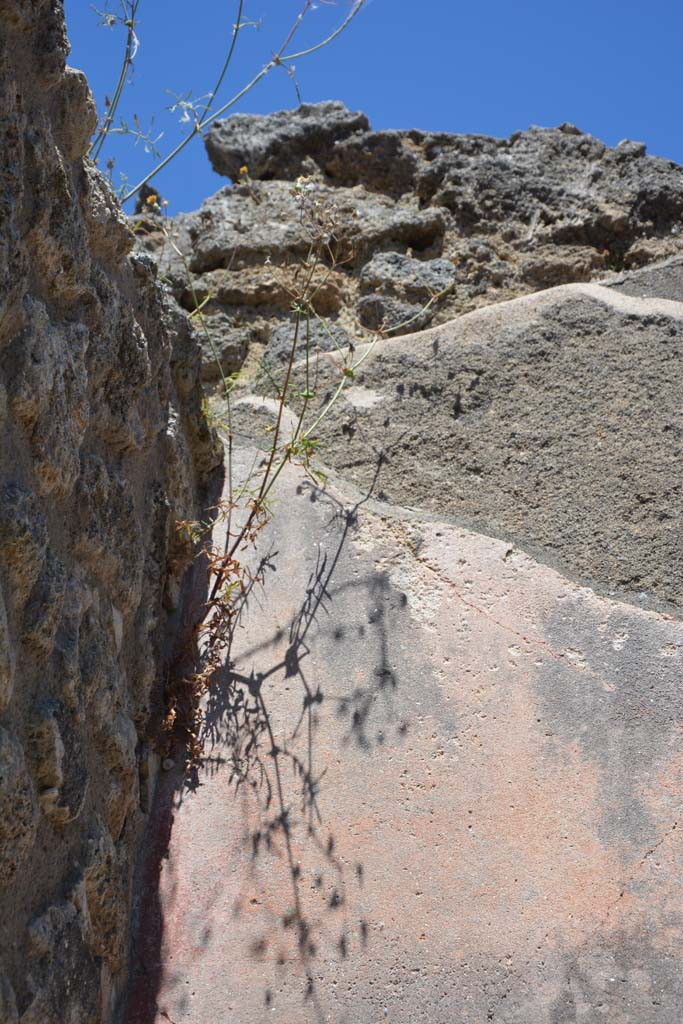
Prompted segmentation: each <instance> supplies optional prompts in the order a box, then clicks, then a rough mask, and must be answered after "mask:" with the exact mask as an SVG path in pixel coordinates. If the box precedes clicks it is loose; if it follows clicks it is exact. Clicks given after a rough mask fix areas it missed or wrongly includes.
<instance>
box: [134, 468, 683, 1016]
mask: <svg viewBox="0 0 683 1024" xmlns="http://www.w3.org/2000/svg"><path fill="white" fill-rule="evenodd" d="M350 507H351V503H350V502H349V501H348V500H347V499H345V498H344V496H343V495H342V494H340V493H338V492H335V491H332V492H331V496H330V498H325V497H323V498H321V499H319V500H315V501H312V500H311V492H310V490H308V489H306V488H303V489H302V488H301V487H300V481H299V479H298V478H297V477H296V474H295V473H294V471H291V472H289V473H288V474H286V475H285V479H284V482H283V485H282V489H281V495H280V502H279V507H278V510H277V514H276V518H275V522H276V524H277V527H276V530H277V532H276V533H275V534H273V535H272V538H271V539H272V547H273V551H274V554H273V557H272V564H273V565H274V566H276V569H275V570H270V571H269V572H268V573H267V582H266V584H265V586H264V588H263V589H262V590H261V591H259V592H258V593H257V594H255V595H254V598H253V600H252V601H251V602H250V605H249V608H248V611H247V613H246V615H245V618H244V621H243V626H242V628H241V629H240V630H239V632H238V635H237V638H236V642H235V648H234V652H233V658H234V665H233V672H234V673H236V674H237V675H238V676H239V677H240V679H242V680H248V679H249V678H254V679H258V677H259V673H262V674H263V675H264V676H265V678H264V681H263V683H262V686H261V690H260V693H261V696H262V698H263V705H264V707H265V709H266V710H267V715H268V723H269V726H270V729H271V730H272V735H270V734H269V733H268V731H267V730H265V731H263V732H261V733H260V735H259V736H258V737H257V738H256V740H255V743H256V747H255V749H254V750H252V752H251V753H252V755H253V754H254V753H257V755H258V756H257V757H256V759H255V760H254V761H253V763H251V766H250V767H249V769H248V770H246V769H247V762H248V760H249V753H248V751H247V750H246V746H247V743H248V740H249V736H248V731H247V730H245V729H244V728H242V729H241V731H239V732H238V739H239V743H238V744H237V745H236V744H235V742H234V740H235V737H234V734H233V733H232V731H231V728H230V723H229V721H228V720H227V719H226V716H225V714H224V713H221V701H222V699H223V697H224V694H223V697H222V695H221V687H220V686H219V687H218V688H217V690H216V691H215V695H214V698H213V700H212V701H211V702H210V703H209V706H208V707H207V710H206V715H207V735H206V747H205V758H204V762H203V764H202V766H201V769H200V771H199V776H198V780H197V781H198V785H197V786H196V787H195V788H193V789H188V788H183V787H181V788H179V785H180V783H181V779H180V776H179V774H176V773H168V774H166V775H165V776H164V777H163V779H162V782H161V785H160V790H159V792H158V795H157V808H156V812H155V814H156V825H155V829H156V839H155V842H154V843H153V844H150V850H149V859H148V869H147V874H146V877H145V893H144V899H143V908H142V909H143V918H142V933H141V938H140V942H139V946H138V961H139V962H138V966H137V981H136V985H135V987H134V991H133V998H132V1001H131V1007H130V1011H129V1016H128V1024H168V1022H169V1021H170V1022H172V1024H251V1022H256V1021H259V1022H261V1021H273V1022H274V1024H275V1022H276V1024H308V1022H309V1021H311V1022H312V1021H330V1022H335V1024H342V1022H348V1024H377V1022H380V1021H385V1020H386V1021H391V1022H400V1024H403V1022H405V1024H408V1022H411V1024H414V1022H425V1024H426V1022H430V1024H441V1022H443V1024H465V1022H468V1024H480V1022H485V1021H487V1020H495V1021H498V1022H510V1024H512V1022H515V1024H534V1022H546V1021H547V1022H548V1024H551V1022H556V1021H557V1022H562V1024H564V1022H569V1021H583V1022H588V1024H592V1022H594V1021H602V1020H606V1021H610V1022H611V1021H633V1022H634V1024H636V1022H638V1024H641V1022H645V1021H649V1020H650V1019H651V1018H650V1016H649V1014H650V1013H651V1012H653V1011H652V1010H651V1007H652V1006H654V1005H655V1004H656V1003H657V1000H658V999H659V1004H658V1005H659V1007H660V1010H658V1012H660V1011H661V1012H660V1016H657V1017H652V1019H653V1020H654V1019H657V1020H660V1019H661V1020H666V1021H669V1020H673V1019H675V1018H674V1017H673V1016H668V1015H667V1014H670V1013H675V998H676V997H675V995H672V994H671V993H672V992H673V991H674V988H673V987H672V988H671V990H670V991H669V990H667V989H666V984H665V983H664V982H662V980H661V978H662V977H664V976H666V977H668V975H666V972H665V973H664V974H662V971H664V967H663V966H662V965H664V964H665V963H666V964H668V965H669V967H671V964H670V961H671V957H672V956H678V955H680V954H678V953H676V952H675V951H676V949H677V948H678V946H679V943H680V923H681V922H680V914H681V909H682V903H681V882H680V878H681V869H682V868H683V863H682V860H683V858H682V856H681V843H680V839H681V835H680V830H679V828H678V824H677V822H678V818H677V814H678V808H679V807H680V802H681V792H682V789H683V755H682V753H681V751H682V749H683V748H682V747H681V742H680V740H681V737H680V726H679V725H678V724H677V722H676V721H674V720H673V719H672V720H671V721H669V720H664V721H662V720H661V710H660V709H661V700H662V699H663V698H662V695H661V694H660V693H659V692H658V687H659V686H660V685H661V686H665V685H669V683H667V682H666V680H669V679H670V678H672V676H671V673H672V672H673V673H674V675H675V673H676V672H678V673H680V664H681V659H682V658H683V624H681V623H680V622H678V621H675V620H673V619H670V618H667V617H666V616H664V615H659V614H655V613H652V612H645V611H643V610H640V609H638V608H636V607H632V606H630V605H625V604H620V603H618V602H614V601H611V600H609V599H607V598H604V597H599V596H597V595H596V594H594V593H593V592H592V591H591V590H589V589H587V588H585V587H580V586H578V585H576V584H575V583H573V582H571V581H569V580H567V579H565V578H564V577H563V576H561V575H560V574H559V573H558V572H556V571H555V570H553V569H552V568H549V567H548V566H545V565H542V564H540V563H538V562H537V561H535V560H534V559H532V558H531V557H529V556H527V555H526V554H525V553H524V552H522V551H519V550H518V549H515V548H513V547H512V546H511V545H509V544H507V543H506V542H505V541H499V540H493V539H491V538H489V537H484V536H481V535H478V534H475V533H472V532H468V531H466V530H464V529H461V528H459V527H457V526H453V525H449V524H445V523H438V522H431V521H430V522H421V521H420V520H419V518H417V517H415V516H410V517H406V516H404V515H403V514H401V513H400V512H399V511H397V510H391V509H386V508H385V509H384V510H382V508H381V507H380V506H375V505H372V504H371V503H368V505H362V506H361V507H360V508H359V509H358V510H357V514H356V519H357V521H355V522H354V521H353V520H352V521H351V523H350V525H347V527H346V528H345V525H344V524H345V519H344V512H343V510H344V509H348V508H350ZM302 609H303V612H302ZM297 623H298V628H297ZM288 651H289V654H288ZM292 651H294V654H295V656H292ZM252 674H253V675H252ZM646 677H647V678H648V679H650V678H651V679H652V680H653V682H652V688H651V689H648V687H647V686H645V685H644V684H643V679H644V678H646ZM222 685H223V687H224V689H225V687H227V685H228V684H227V683H225V682H224V683H223V684H222ZM235 686H237V688H241V689H242V691H243V692H247V693H248V690H247V688H246V686H245V685H243V684H242V683H238V684H235V683H233V687H235ZM250 699H251V700H252V703H253V702H255V700H256V698H255V697H253V696H252V697H251V698H250ZM657 716H659V717H657ZM273 740H274V743H275V750H274V749H273ZM240 773H243V778H242V781H241V784H240V785H237V777H238V776H239V774H240ZM283 811H286V821H287V823H288V824H287V829H286V830H285V829H283V827H282V821H283V817H282V814H283ZM639 951H640V952H639ZM660 968H661V969H660ZM567 1000H569V1002H568V1001H567ZM567 1007H569V1010H567V1009H566V1008H567ZM596 1007H597V1009H596ZM600 1007H602V1008H603V1009H600ZM662 1007H663V1009H662ZM639 1008H640V1009H639ZM563 1014H564V1015H563Z"/></svg>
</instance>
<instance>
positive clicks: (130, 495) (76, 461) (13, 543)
mask: <svg viewBox="0 0 683 1024" xmlns="http://www.w3.org/2000/svg"><path fill="white" fill-rule="evenodd" d="M0 24H1V25H2V31H1V32H0V431H1V432H2V446H1V448H0V492H1V494H0V581H1V588H0V961H1V962H0V1021H2V1024H16V1022H17V1021H21V1024H62V1022H65V1021H68V1022H69V1024H86V1022H87V1024H95V1022H100V1021H108V1020H110V1019H112V1015H113V1013H114V1012H115V1006H116V1004H117V1000H118V997H119V995H120V992H121V989H122V986H123V983H124V981H125V974H126V961H127V951H128V934H129V917H130V893H131V879H132V873H133V869H134V865H135V860H136V854H137V850H138V847H139V844H140V840H141V836H142V832H143V830H144V825H145V820H146V814H145V811H146V808H147V806H148V802H149V799H150V789H151V784H152V781H153V776H154V766H155V763H157V762H158V757H157V756H156V754H155V749H154V734H155V729H156V727H157V726H158V723H159V715H160V712H161V709H162V697H163V694H162V689H163V679H164V673H165V669H166V666H167V665H168V664H169V662H170V659H171V656H172V651H171V644H170V642H169V640H168V639H167V638H168V636H169V628H168V627H169V622H174V621H176V620H177V619H178V618H179V616H180V615H181V614H182V606H183V599H182V595H183V588H182V580H183V576H184V573H185V571H186V569H187V567H188V566H189V565H191V564H192V554H193V553H192V551H191V550H189V549H188V547H187V544H186V543H184V542H181V540H180V539H179V537H178V533H177V530H176V521H177V520H178V519H181V518H188V517H194V516H196V515H197V514H198V512H199V511H200V510H201V509H202V508H205V507H206V505H207V504H209V503H210V501H211V499H212V496H213V494H214V491H215V486H216V485H217V484H219V482H220V481H219V477H220V472H221V470H220V468H219V467H220V464H221V451H220V447H219V445H218V444H217V441H216V439H215V436H214V435H213V434H212V432H211V430H210V429H209V427H208V425H207V423H206V420H205V418H204V414H203V411H202V405H201V399H202V396H201V388H200V384H199V356H198V348H197V344H196V340H195V338H194V336H193V334H192V333H191V330H190V328H189V326H188V324H187V321H186V320H185V317H184V316H183V315H181V314H179V313H178V311H177V309H176V310H173V309H171V308H170V307H169V306H168V304H167V302H166V300H165V298H164V295H163V290H162V288H161V286H160V285H159V283H158V282H157V280H156V276H155V269H154V265H153V264H152V263H151V261H150V260H149V258H147V257H146V256H144V255H131V250H132V243H133V237H132V235H131V233H130V230H129V228H128V226H127V223H126V221H125V218H124V217H123V216H122V214H121V212H120V210H119V208H118V205H117V203H116V201H115V200H114V198H113V197H112V195H111V193H110V190H109V188H108V186H107V184H106V182H105V181H104V179H103V177H102V176H101V174H99V172H98V171H97V170H96V169H95V168H94V167H93V165H92V164H91V163H89V161H88V160H87V159H86V158H85V156H84V154H85V153H86V149H87V146H88V141H89V138H90V136H91V133H92V131H93V129H94V127H95V123H96V114H95V108H94V105H93V103H92V100H91V97H90V93H89V90H88V86H87V83H86V80H85V78H84V76H83V75H82V74H81V73H80V72H78V71H75V70H73V69H71V68H68V67H66V65H65V62H66V57H67V53H68V43H67V40H66V35H65V28H64V19H63V11H62V5H61V3H59V2H57V0H0Z"/></svg>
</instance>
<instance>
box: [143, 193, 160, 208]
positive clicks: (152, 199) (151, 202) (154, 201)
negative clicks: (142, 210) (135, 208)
mask: <svg viewBox="0 0 683 1024" xmlns="http://www.w3.org/2000/svg"><path fill="white" fill-rule="evenodd" d="M145 202H146V203H147V205H148V206H157V205H158V203H159V196H158V195H156V194H155V193H154V192H153V193H152V195H151V196H147V198H146V199H145Z"/></svg>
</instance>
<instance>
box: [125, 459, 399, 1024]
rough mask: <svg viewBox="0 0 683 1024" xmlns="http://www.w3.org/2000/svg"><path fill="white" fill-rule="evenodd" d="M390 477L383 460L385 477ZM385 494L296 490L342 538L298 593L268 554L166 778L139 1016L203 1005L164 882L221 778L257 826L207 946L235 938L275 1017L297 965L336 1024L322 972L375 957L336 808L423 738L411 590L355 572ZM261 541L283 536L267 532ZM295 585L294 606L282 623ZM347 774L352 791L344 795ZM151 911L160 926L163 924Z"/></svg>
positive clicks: (311, 996)
mask: <svg viewBox="0 0 683 1024" xmlns="http://www.w3.org/2000/svg"><path fill="white" fill-rule="evenodd" d="M378 475H379V466H378V467H377V473H376V474H375V481H374V482H373V485H374V483H376V480H377V477H378ZM287 483H289V481H287V480H285V481H283V485H286V484H287ZM292 486H295V485H294V484H292ZM371 493H372V489H370V491H369V492H368V494H367V495H366V497H365V498H364V499H363V500H361V501H359V502H358V503H357V504H356V505H354V506H353V507H345V506H344V505H342V504H341V503H340V502H339V501H338V500H337V499H336V498H335V497H333V496H332V495H331V494H329V493H328V492H326V491H323V490H321V489H320V488H319V487H317V486H316V485H314V484H310V483H308V482H305V481H304V482H300V483H299V484H298V486H296V495H297V499H296V500H297V501H299V502H306V503H309V504H310V505H311V506H316V513H315V517H317V519H318V521H320V520H322V525H323V528H324V533H325V535H326V536H327V538H328V540H327V542H326V543H325V544H324V545H323V544H320V543H318V544H316V545H311V550H310V551H309V552H308V553H306V552H302V553H301V554H300V564H301V578H300V579H299V580H297V581H296V582H297V584H298V585H297V586H296V587H295V588H292V587H291V586H290V583H292V582H294V581H292V580H291V578H290V577H288V578H287V582H286V583H285V580H284V578H283V575H284V574H283V573H282V572H281V569H284V568H285V560H288V561H287V571H288V572H289V570H290V568H291V560H292V557H293V556H294V557H296V551H295V550H293V549H292V547H291V545H290V547H289V550H284V551H280V550H275V547H274V546H271V547H270V548H269V550H268V551H267V553H266V554H264V555H262V556H259V557H257V558H255V561H256V563H257V564H256V567H255V569H254V572H253V574H251V576H250V580H249V583H248V584H247V585H246V586H245V589H244V592H243V593H241V594H240V597H239V599H238V601H237V602H236V606H237V612H236V614H235V615H234V616H233V617H232V619H231V622H230V627H229V635H228V636H227V645H225V646H223V645H222V646H223V649H224V652H225V654H224V661H223V663H222V664H221V665H219V666H218V667H216V668H215V669H214V671H213V674H212V678H211V680H210V684H209V686H208V689H206V691H205V696H204V699H203V701H202V706H201V708H200V709H198V710H199V712H200V715H201V722H200V724H199V725H198V726H196V741H197V743H196V747H195V757H194V759H193V760H192V761H191V762H190V764H189V766H188V769H187V770H186V771H184V772H178V773H177V774H176V773H168V775H165V776H164V777H163V779H162V783H161V786H162V793H161V799H160V800H159V802H158V805H157V817H158V818H160V819H163V820H160V821H159V824H160V829H159V835H158V840H157V849H156V850H155V851H154V856H153V858H152V860H153V864H152V865H151V866H150V870H149V872H148V875H147V877H146V879H145V880H144V883H143V884H144V885H145V887H146V894H145V901H146V904H147V906H146V907H145V908H143V917H145V916H146V917H147V923H145V922H143V927H142V934H141V938H140V941H139V943H138V949H137V956H136V963H135V964H134V969H135V970H136V972H137V973H138V978H137V984H135V985H134V989H133V999H132V1001H131V1007H130V1011H129V1016H128V1021H129V1024H152V1022H154V1021H157V1020H159V1018H161V1019H163V1020H169V1021H172V1022H173V1024H179V1022H176V1019H175V1016H174V1013H175V1014H180V1015H181V1016H182V1014H183V1013H184V1012H189V1011H190V1009H191V1005H190V1002H189V997H187V996H185V995H184V994H183V991H184V988H185V982H186V979H185V974H184V971H185V969H186V968H187V966H188V965H184V964H182V963H180V964H178V966H177V967H175V966H174V967H173V968H172V970H169V968H167V967H166V965H165V964H164V963H163V958H164V952H163V949H162V940H163V937H164V936H163V932H164V920H163V910H162V907H161V905H160V902H159V893H158V883H159V879H160V874H161V865H162V864H163V862H164V859H165V858H166V857H167V855H168V846H169V840H170V836H171V831H172V827H173V818H174V815H175V813H176V812H177V811H178V810H179V808H180V807H181V806H182V804H183V803H184V802H186V801H188V800H192V799H194V798H195V796H196V794H197V792H198V791H199V790H200V788H201V787H202V786H204V785H207V784H208V783H209V780H212V784H213V786H214V793H215V792H216V789H215V786H216V784H218V785H219V786H224V787H225V789H224V790H223V791H222V792H223V794H224V796H223V798H222V800H223V803H222V807H223V808H225V807H226V801H229V802H230V803H233V802H234V803H235V804H236V805H237V808H238V810H237V814H236V818H237V820H238V821H239V826H238V827H241V835H240V836H239V837H238V839H237V840H236V844H235V845H234V846H233V849H232V850H230V849H227V848H223V849H221V850H220V852H219V854H218V856H217V858H216V859H215V861H212V865H214V864H215V868H216V874H217V882H218V883H219V884H218V888H219V889H221V888H223V882H224V883H225V891H227V892H228V893H229V896H228V897H226V899H225V902H224V903H223V904H222V909H221V912H220V914H219V915H213V914H211V912H210V911H209V912H208V913H207V914H206V919H205V920H203V922H202V933H201V939H200V943H199V945H200V946H201V951H210V950H211V947H212V946H213V945H214V940H215V938H216V935H215V930H216V928H217V927H219V928H220V929H221V931H226V930H227V931H229V932H230V953H231V957H232V958H234V959H235V960H236V961H239V962H240V964H244V965H245V966H244V967H240V980H241V983H242V984H243V985H244V986H245V989H246V988H247V987H248V986H249V985H250V979H253V980H252V982H251V985H252V988H251V993H250V994H251V995H252V996H254V995H256V992H255V989H256V988H257V987H261V988H262V991H261V993H260V995H259V996H258V998H259V999H261V1002H262V1006H263V1008H264V1010H265V1009H268V1008H270V1007H272V1008H274V1009H277V1006H278V985H279V983H281V982H282V981H284V980H285V978H291V974H292V971H294V972H295V973H296V976H297V978H298V982H297V984H298V983H299V982H300V986H301V991H300V997H301V1000H302V1001H303V1003H304V1004H306V1005H308V1006H309V1011H308V1012H309V1013H311V1014H312V1016H313V1018H314V1019H317V1020H320V1021H322V1020H328V1019H330V1017H329V1013H330V1007H326V993H325V990H324V987H323V986H321V984H320V980H319V975H320V971H319V969H318V966H317V965H318V964H320V963H321V962H322V963H323V965H324V964H329V963H331V962H332V963H334V962H336V963H339V964H341V963H343V962H347V963H348V964H349V965H351V964H352V963H353V959H354V957H365V956H366V954H367V951H368V948H369V944H370V941H371V936H372V934H374V929H371V922H370V920H369V919H368V917H367V912H366V909H365V906H364V903H365V894H364V888H365V886H366V882H367V879H366V875H365V870H364V865H363V863H362V861H361V860H360V859H358V858H357V856H356V855H355V854H353V855H352V856H349V850H348V840H347V841H346V843H345V842H344V840H343V839H341V837H340V836H338V835H337V834H335V828H334V825H332V826H331V825H330V823H329V821H328V820H327V817H328V815H326V809H327V811H328V813H329V810H330V808H332V815H331V817H332V818H333V819H336V820H337V821H342V822H346V821H348V823H349V824H353V822H354V820H356V819H357V816H358V813H359V808H360V807H361V806H362V803H363V796H364V791H365V789H366V787H368V786H371V785H372V771H373V761H374V759H375V758H377V757H381V756H382V748H383V747H389V746H393V745H395V744H396V743H400V742H402V740H403V738H404V737H405V736H406V735H407V734H408V731H409V722H408V721H407V720H406V718H405V717H404V716H403V715H402V714H401V707H400V698H399V690H400V678H399V675H398V673H397V670H396V657H395V654H392V650H391V647H390V635H392V634H393V632H394V627H395V620H396V616H398V617H399V618H402V617H403V616H404V615H406V614H407V610H406V599H405V597H404V595H401V594H399V593H398V592H397V591H395V590H394V589H392V587H391V586H390V584H389V581H388V578H387V576H386V574H384V573H383V572H379V571H373V572H369V573H365V574H362V575H358V576H352V577H351V578H349V576H350V574H349V573H348V572H347V571H346V569H345V565H344V563H345V561H346V560H348V557H349V553H348V552H347V550H346V549H347V547H348V542H349V541H350V540H352V538H353V536H354V534H355V532H356V531H357V529H358V522H359V516H360V514H361V509H362V505H363V503H364V502H365V501H366V500H367V498H369V497H370V495H371ZM315 517H314V518H315ZM273 525H277V524H276V523H274V524H273ZM273 540H274V538H273ZM261 541H262V542H264V543H265V542H269V541H270V538H269V537H268V536H267V535H266V534H265V533H264V534H263V535H262V538H261ZM260 546H263V544H262V543H260ZM307 554H308V565H306V564H305V563H306V555H307ZM311 563H312V564H311ZM340 570H341V571H340ZM278 577H279V578H278ZM337 577H339V578H340V582H336V578H337ZM285 593H286V597H287V598H288V603H289V607H291V608H293V611H292V613H291V614H290V615H289V616H288V619H287V620H286V624H284V625H282V626H279V625H277V624H276V623H277V621H278V619H279V615H278V612H279V611H280V610H281V608H282V600H283V594H285ZM250 620H251V621H250ZM283 621H285V620H283ZM264 634H265V636H264ZM354 650H355V661H354ZM359 655H360V659H361V660H362V665H363V674H362V676H361V675H359V673H358V671H357V670H356V673H355V678H354V680H353V685H352V684H351V681H350V676H349V675H347V676H345V675H343V673H342V674H340V673H339V672H338V669H339V668H340V667H341V668H342V670H343V667H344V666H346V665H352V664H354V663H355V664H356V666H357V665H358V659H359ZM344 751H347V752H348V756H347V757H345V754H344ZM330 769H331V770H330ZM174 775H175V777H173V776H174ZM340 779H341V780H343V782H344V786H343V788H344V789H345V790H346V791H347V792H346V794H344V793H339V794H338V793H337V792H336V791H335V780H336V781H339V780H340ZM349 784H350V785H349ZM349 790H351V798H352V799H351V802H350V803H349ZM337 799H339V800H340V801H342V806H339V807H338V806H337ZM344 801H345V803H344ZM227 813H228V814H231V811H228V812H227ZM233 821H234V818H233ZM340 839H341V841H340ZM236 851H237V852H236ZM235 859H237V860H238V861H239V862H240V864H241V867H238V868H237V870H238V873H240V875H241V883H240V885H239V887H238V889H237V891H233V890H232V889H231V888H230V872H231V871H234V870H235V869H236V864H235ZM166 895H168V893H166ZM172 896H173V893H171V897H172ZM190 909H191V908H188V912H189V911H190ZM198 909H199V908H198ZM150 920H152V922H154V921H155V922H156V927H152V928H150V927H149V923H150ZM221 941H223V940H221ZM223 948H225V947H223ZM197 955H201V952H200V950H197ZM176 963H177V961H176ZM249 964H251V967H249V966H247V965H249ZM253 972H256V973H253ZM162 980H163V982H164V990H165V992H168V990H169V988H170V989H174V990H175V991H177V992H178V993H179V995H178V1000H177V1002H175V1003H174V1005H173V1007H172V1008H171V1007H167V1006H164V1005H163V1000H162V1001H161V1002H160V1003H159V1004H158V1003H157V996H158V993H159V990H160V986H161V982H162ZM136 989H137V990H138V992H137V995H136ZM141 996H142V997H141ZM226 998H227V996H226ZM183 1019H184V1018H183Z"/></svg>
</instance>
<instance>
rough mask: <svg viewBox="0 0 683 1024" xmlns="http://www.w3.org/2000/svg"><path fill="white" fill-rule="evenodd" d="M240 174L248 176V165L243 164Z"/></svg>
mask: <svg viewBox="0 0 683 1024" xmlns="http://www.w3.org/2000/svg"><path fill="white" fill-rule="evenodd" d="M240 174H241V175H242V177H243V178H246V176H247V175H248V174H249V168H248V167H247V165H246V164H242V166H241V167H240Z"/></svg>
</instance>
